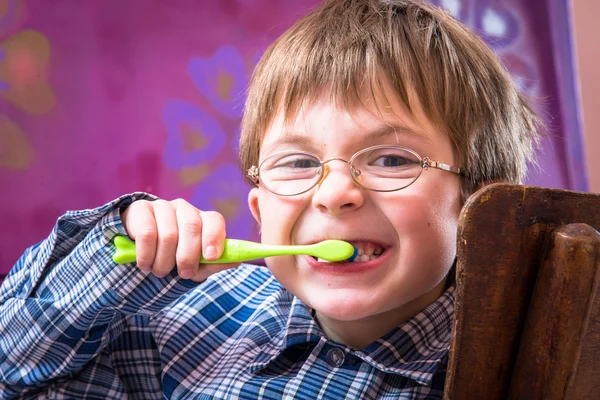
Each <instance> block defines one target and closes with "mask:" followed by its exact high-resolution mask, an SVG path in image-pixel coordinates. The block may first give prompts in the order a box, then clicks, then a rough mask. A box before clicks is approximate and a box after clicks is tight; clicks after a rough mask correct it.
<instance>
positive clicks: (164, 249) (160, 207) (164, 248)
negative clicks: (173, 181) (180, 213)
mask: <svg viewBox="0 0 600 400" xmlns="http://www.w3.org/2000/svg"><path fill="white" fill-rule="evenodd" d="M153 207H154V216H155V218H156V229H157V231H158V239H157V241H156V256H155V257H154V264H152V273H153V274H154V275H156V276H157V277H159V278H164V277H165V276H167V275H168V274H169V272H171V270H172V269H173V268H174V267H175V253H176V251H177V242H178V239H179V233H178V227H177V217H176V215H175V209H174V208H173V207H172V206H171V204H170V203H169V202H167V201H165V200H156V201H155V202H153Z"/></svg>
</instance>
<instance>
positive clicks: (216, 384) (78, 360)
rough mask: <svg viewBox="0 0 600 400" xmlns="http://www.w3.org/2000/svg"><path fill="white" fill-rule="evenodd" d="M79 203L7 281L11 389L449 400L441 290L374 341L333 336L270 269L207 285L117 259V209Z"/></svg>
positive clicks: (123, 395)
mask: <svg viewBox="0 0 600 400" xmlns="http://www.w3.org/2000/svg"><path fill="white" fill-rule="evenodd" d="M139 198H151V197H150V196H148V195H146V194H144V193H136V194H133V195H129V196H123V197H121V198H120V199H117V200H115V201H113V202H111V203H109V204H107V205H105V206H103V207H100V208H97V209H94V210H84V211H77V212H68V213H66V214H65V215H64V216H62V217H61V218H60V219H59V220H58V222H57V224H56V226H55V228H54V230H53V231H52V233H51V235H50V236H49V237H48V238H47V239H46V240H44V241H43V242H41V243H39V244H37V245H35V246H33V247H31V248H29V249H28V250H26V252H25V254H24V255H23V256H22V257H21V259H20V260H19V261H18V262H17V264H16V265H15V266H14V268H13V269H12V271H11V272H10V274H9V275H8V277H7V278H6V280H5V281H4V283H3V285H2V287H1V288H0V397H2V398H3V399H6V398H27V399H29V398H44V399H46V398H51V399H66V398H68V399H73V398H75V399H82V398H86V399H119V400H122V399H162V398H168V399H183V398H196V399H257V398H259V399H282V398H285V399H336V400H338V399H398V398H401V399H441V398H442V394H443V386H444V378H445V372H446V364H447V357H448V349H449V343H450V335H451V324H452V319H453V310H454V308H453V294H454V287H453V286H451V287H450V288H449V289H448V290H447V291H446V293H445V294H444V295H442V297H440V299H439V300H438V301H436V302H435V303H433V304H431V305H430V306H429V307H427V308H426V309H425V310H424V311H423V312H421V313H420V314H418V315H417V316H415V317H414V318H413V319H411V320H409V321H407V322H405V323H404V324H402V325H401V326H400V327H398V328H396V329H394V330H393V331H392V332H390V333H388V334H387V335H385V336H384V337H382V338H381V339H379V340H377V341H375V342H373V343H371V344H370V345H369V346H367V347H366V348H365V349H362V350H354V349H352V348H349V347H347V346H344V345H342V344H339V343H335V342H333V341H331V340H329V339H327V338H326V337H325V336H324V334H323V332H322V331H321V329H320V328H319V326H318V325H317V324H316V323H315V321H314V320H313V318H312V317H311V310H310V309H308V308H307V306H305V305H304V304H303V303H302V302H300V301H299V300H298V299H297V298H296V297H294V296H293V295H292V294H290V293H289V292H288V291H286V290H285V289H284V288H283V287H282V286H281V285H280V284H279V283H278V282H277V281H276V280H275V279H274V277H273V276H272V275H271V274H270V272H269V270H268V269H266V268H264V267H258V266H252V265H242V266H241V267H239V268H236V269H233V270H228V271H224V272H221V273H219V274H216V275H213V276H212V277H211V278H209V279H208V280H207V281H205V282H204V283H202V284H196V283H193V282H192V281H186V280H183V279H179V278H178V276H177V275H176V273H172V274H170V275H169V276H167V277H166V278H163V279H158V278H156V277H155V276H153V275H150V274H147V273H144V272H143V271H141V270H139V269H138V268H132V267H131V265H125V266H122V265H115V264H114V263H113V262H112V259H111V257H112V253H113V251H114V246H113V244H112V242H111V240H112V239H113V237H114V236H115V235H117V234H125V231H124V229H123V226H122V223H121V220H120V218H119V208H120V207H123V206H124V205H127V204H128V203H130V202H131V201H134V200H136V199H139Z"/></svg>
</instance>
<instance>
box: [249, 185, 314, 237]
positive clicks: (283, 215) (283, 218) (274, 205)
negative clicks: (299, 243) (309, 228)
mask: <svg viewBox="0 0 600 400" xmlns="http://www.w3.org/2000/svg"><path fill="white" fill-rule="evenodd" d="M265 192H266V191H265ZM303 204H304V202H303V201H302V198H301V197H298V196H294V197H280V196H276V195H274V194H272V193H270V192H266V193H260V194H259V201H258V208H259V210H260V219H261V223H260V225H261V239H262V242H263V243H269V244H290V239H291V237H292V235H291V234H292V232H293V230H294V227H295V226H296V223H297V221H298V219H299V217H300V215H301V214H302V211H303V209H304V206H303Z"/></svg>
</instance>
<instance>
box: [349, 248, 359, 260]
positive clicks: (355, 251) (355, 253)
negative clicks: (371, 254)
mask: <svg viewBox="0 0 600 400" xmlns="http://www.w3.org/2000/svg"><path fill="white" fill-rule="evenodd" d="M357 256H358V249H357V248H356V247H355V248H354V253H352V255H351V256H350V258H348V261H354V260H355V259H356V257H357Z"/></svg>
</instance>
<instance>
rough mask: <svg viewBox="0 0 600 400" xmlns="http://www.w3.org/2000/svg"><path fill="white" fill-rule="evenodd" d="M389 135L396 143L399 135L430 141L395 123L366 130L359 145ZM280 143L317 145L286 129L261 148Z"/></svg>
mask: <svg viewBox="0 0 600 400" xmlns="http://www.w3.org/2000/svg"><path fill="white" fill-rule="evenodd" d="M390 136H395V137H396V141H397V142H398V143H400V142H401V140H400V139H399V138H400V137H401V136H404V137H412V138H416V139H418V140H421V141H424V142H426V143H431V139H430V138H428V137H427V136H425V135H424V134H422V133H419V132H416V131H414V130H412V129H410V128H407V127H406V126H402V125H397V124H385V125H380V126H378V127H376V128H375V129H371V130H369V131H367V132H366V134H365V135H364V136H363V137H362V138H361V139H360V140H359V142H358V143H359V147H360V146H366V145H367V144H369V143H372V142H374V141H377V140H381V139H385V138H387V137H390ZM280 145H296V146H299V147H311V148H315V147H316V146H317V145H316V143H315V141H314V140H313V139H312V138H311V137H310V136H309V135H306V134H299V133H295V132H290V131H286V132H283V134H282V135H281V137H280V138H278V139H277V140H276V141H274V142H272V143H268V144H267V145H266V146H264V147H263V149H262V150H264V151H265V152H267V153H268V152H269V151H270V150H271V149H272V148H273V147H275V146H280Z"/></svg>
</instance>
